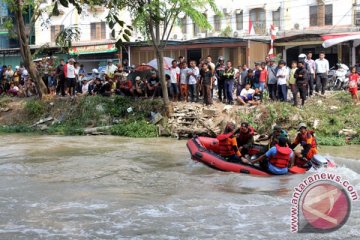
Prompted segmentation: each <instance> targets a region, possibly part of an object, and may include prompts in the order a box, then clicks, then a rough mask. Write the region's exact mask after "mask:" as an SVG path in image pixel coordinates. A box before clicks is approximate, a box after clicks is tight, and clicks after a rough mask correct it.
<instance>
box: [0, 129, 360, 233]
mask: <svg viewBox="0 0 360 240" xmlns="http://www.w3.org/2000/svg"><path fill="white" fill-rule="evenodd" d="M185 144H186V141H177V140H173V139H165V138H160V139H128V138H120V137H111V136H97V137H93V136H91V137H59V136H24V135H2V136H1V142H0V192H1V195H0V213H1V217H0V239H285V238H291V239H359V236H360V229H359V226H360V206H359V205H360V204H359V201H357V202H353V204H352V211H351V215H350V218H349V220H348V222H347V223H346V224H345V225H344V226H343V227H342V228H340V229H339V230H338V231H335V232H332V233H328V234H292V233H290V207H291V205H290V199H291V195H292V192H293V188H294V187H295V186H296V185H298V184H299V183H300V181H301V180H302V179H304V177H305V176H304V175H288V176H281V177H270V178H264V177H254V176H248V175H243V174H235V173H224V172H218V171H215V170H212V169H209V168H208V167H206V166H204V165H202V164H199V163H195V162H193V161H192V160H191V159H190V156H189V153H188V150H187V148H186V146H185ZM320 151H321V152H322V153H323V154H324V155H327V156H329V157H330V158H332V159H333V160H335V161H336V163H337V164H338V165H339V167H338V168H337V169H336V170H334V171H335V172H336V173H337V174H339V175H341V176H343V177H344V178H346V179H348V180H349V181H350V182H351V184H352V185H354V186H355V188H356V189H357V190H358V191H359V192H360V175H359V173H360V161H359V153H360V147H359V146H350V147H342V148H328V147H326V148H325V147H323V148H321V150H320Z"/></svg>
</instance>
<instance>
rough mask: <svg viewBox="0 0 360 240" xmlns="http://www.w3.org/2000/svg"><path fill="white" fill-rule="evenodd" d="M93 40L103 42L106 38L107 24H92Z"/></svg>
mask: <svg viewBox="0 0 360 240" xmlns="http://www.w3.org/2000/svg"><path fill="white" fill-rule="evenodd" d="M90 28H91V40H101V39H105V38H106V24H105V22H97V23H91V24H90Z"/></svg>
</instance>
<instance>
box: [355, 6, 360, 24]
mask: <svg viewBox="0 0 360 240" xmlns="http://www.w3.org/2000/svg"><path fill="white" fill-rule="evenodd" d="M355 25H357V26H359V25H360V11H359V10H357V11H356V12H355Z"/></svg>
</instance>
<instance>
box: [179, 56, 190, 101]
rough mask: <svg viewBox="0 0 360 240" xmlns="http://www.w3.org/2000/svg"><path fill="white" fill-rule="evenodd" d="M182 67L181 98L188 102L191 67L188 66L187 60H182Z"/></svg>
mask: <svg viewBox="0 0 360 240" xmlns="http://www.w3.org/2000/svg"><path fill="white" fill-rule="evenodd" d="M180 67H181V69H180V98H181V100H183V101H186V102H188V101H189V88H188V83H189V76H188V72H189V68H188V66H187V63H186V62H182V63H181V65H180Z"/></svg>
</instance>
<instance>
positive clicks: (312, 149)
mask: <svg viewBox="0 0 360 240" xmlns="http://www.w3.org/2000/svg"><path fill="white" fill-rule="evenodd" d="M298 131H299V133H298V135H297V136H296V138H295V141H294V142H293V143H292V144H291V146H290V148H291V149H295V148H296V146H297V145H299V144H300V145H301V146H302V147H303V150H300V151H296V152H295V155H296V162H295V165H297V166H299V167H304V166H306V165H307V163H308V161H309V160H310V159H311V158H312V157H313V156H314V155H315V154H317V153H318V150H317V146H316V138H315V136H314V131H309V130H307V127H306V124H305V123H300V124H299V127H298Z"/></svg>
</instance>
